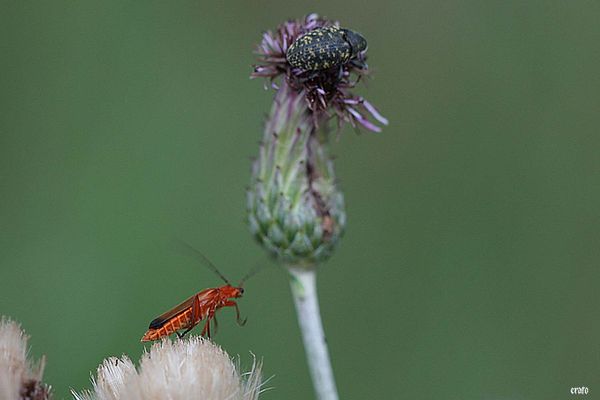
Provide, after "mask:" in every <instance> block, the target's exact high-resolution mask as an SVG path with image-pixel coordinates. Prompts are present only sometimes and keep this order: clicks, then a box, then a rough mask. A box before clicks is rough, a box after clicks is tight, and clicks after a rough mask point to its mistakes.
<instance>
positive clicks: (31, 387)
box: [0, 317, 50, 400]
mask: <svg viewBox="0 0 600 400" xmlns="http://www.w3.org/2000/svg"><path fill="white" fill-rule="evenodd" d="M28 339H29V337H28V336H27V335H26V334H25V333H24V332H23V330H22V329H21V326H20V325H19V324H18V323H17V322H14V321H11V320H10V319H8V318H6V317H2V319H1V320H0V399H2V400H47V399H49V398H50V387H49V386H47V385H46V384H44V383H43V382H42V375H43V372H44V359H43V358H42V360H40V362H39V363H37V364H34V363H32V362H31V361H29V360H28V359H27V340H28Z"/></svg>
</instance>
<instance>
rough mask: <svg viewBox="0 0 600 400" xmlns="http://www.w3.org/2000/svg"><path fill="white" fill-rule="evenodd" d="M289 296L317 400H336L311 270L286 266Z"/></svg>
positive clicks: (315, 279) (315, 276)
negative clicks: (290, 295)
mask: <svg viewBox="0 0 600 400" xmlns="http://www.w3.org/2000/svg"><path fill="white" fill-rule="evenodd" d="M288 270H289V272H290V285H291V288H292V296H293V297H294V304H295V305H296V312H297V314H298V324H299V325H300V330H301V331H302V340H303V342H304V350H305V351H306V358H307V360H308V367H309V369H310V375H311V378H312V381H313V385H314V388H315V394H316V397H317V399H318V400H338V394H337V389H336V387H335V379H334V377H333V370H332V368H331V361H330V360H329V352H328V350H327V342H326V340H325V333H324V332H323V324H322V323H321V314H320V312H319V300H318V298H317V271H316V269H315V268H305V267H298V268H294V267H289V268H288Z"/></svg>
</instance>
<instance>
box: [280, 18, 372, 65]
mask: <svg viewBox="0 0 600 400" xmlns="http://www.w3.org/2000/svg"><path fill="white" fill-rule="evenodd" d="M366 48H367V41H366V39H365V38H364V37H362V35H361V34H359V33H357V32H353V31H351V30H350V29H344V28H339V27H337V26H330V27H327V28H317V29H313V30H312V31H309V32H307V33H305V34H304V35H302V36H299V37H298V38H297V39H296V40H295V41H294V43H292V45H291V46H290V47H289V49H288V51H287V53H286V58H287V61H288V62H289V63H290V65H291V66H292V67H296V68H300V69H302V70H305V71H318V70H322V69H327V68H331V67H334V66H336V65H342V64H345V63H347V62H348V61H350V60H351V59H353V58H354V57H356V56H357V55H358V54H359V53H360V52H361V51H363V50H365V49H366Z"/></svg>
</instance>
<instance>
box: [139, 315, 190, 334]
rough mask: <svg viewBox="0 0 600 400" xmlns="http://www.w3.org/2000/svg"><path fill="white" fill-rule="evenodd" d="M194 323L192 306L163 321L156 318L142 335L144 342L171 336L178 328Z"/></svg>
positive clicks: (184, 327)
mask: <svg viewBox="0 0 600 400" xmlns="http://www.w3.org/2000/svg"><path fill="white" fill-rule="evenodd" d="M192 323H193V321H192V309H191V308H189V309H187V310H185V311H184V312H182V313H180V314H178V315H176V316H174V317H173V318H170V319H168V320H167V321H164V322H162V323H160V321H157V320H154V321H152V322H151V323H150V328H149V329H148V331H146V333H145V334H144V336H143V337H142V342H148V341H151V340H158V339H160V338H162V337H165V336H169V335H171V334H172V333H175V332H177V331H178V330H181V329H186V328H189V327H190V325H191V324H192Z"/></svg>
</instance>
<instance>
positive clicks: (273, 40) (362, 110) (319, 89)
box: [251, 14, 388, 132]
mask: <svg viewBox="0 0 600 400" xmlns="http://www.w3.org/2000/svg"><path fill="white" fill-rule="evenodd" d="M334 25H335V26H337V25H338V23H337V22H334V21H331V20H327V19H323V18H320V17H319V16H318V15H317V14H310V15H308V16H306V18H304V20H290V21H287V22H284V23H282V24H281V25H279V27H278V28H277V30H276V31H275V32H271V31H267V32H265V33H264V34H263V38H262V41H261V43H260V44H259V45H258V48H257V51H256V53H257V54H258V56H259V62H260V64H258V65H255V66H254V72H253V73H252V75H251V77H252V78H258V77H262V78H268V79H269V81H270V82H271V86H272V87H273V88H275V89H278V85H277V83H276V79H277V78H278V77H280V76H281V77H283V78H282V79H285V80H286V82H287V83H288V85H289V86H290V87H291V88H293V89H294V90H297V91H298V92H303V93H304V98H305V99H306V103H307V106H308V108H309V110H310V111H311V112H312V113H313V120H314V122H315V125H317V124H318V122H319V121H320V120H322V119H323V117H325V119H329V118H332V117H333V118H336V119H337V122H338V126H340V127H341V125H342V124H343V123H346V122H347V123H349V124H350V125H351V126H353V127H359V126H362V127H364V128H365V129H367V130H369V131H372V132H381V128H380V127H379V126H377V125H375V124H374V123H373V122H371V121H370V120H369V118H372V119H375V120H377V121H378V122H379V123H381V124H383V125H387V124H388V120H387V119H386V118H384V117H383V116H382V115H381V114H379V112H378V111H377V110H376V109H375V107H373V105H372V104H371V103H369V102H368V101H366V100H365V99H364V98H362V97H357V96H354V95H353V94H352V93H351V89H353V88H354V87H355V86H356V84H357V83H358V82H359V81H360V79H361V78H362V77H363V76H365V75H367V74H368V73H369V71H368V66H367V64H366V59H367V56H366V50H365V51H364V52H362V53H360V54H359V55H358V56H357V57H356V59H354V60H351V61H350V62H348V63H346V64H344V65H341V66H335V67H332V68H329V69H326V70H321V71H303V70H300V69H298V68H294V67H292V66H291V65H290V64H289V63H288V62H287V60H286V56H285V55H286V52H287V49H288V48H289V46H290V45H291V44H292V43H293V42H294V41H295V40H296V38H298V37H299V36H301V35H303V34H304V33H306V32H308V31H311V30H313V29H315V28H321V27H328V26H334Z"/></svg>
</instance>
